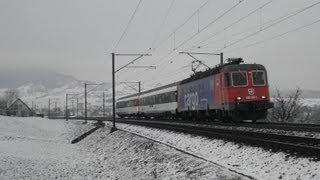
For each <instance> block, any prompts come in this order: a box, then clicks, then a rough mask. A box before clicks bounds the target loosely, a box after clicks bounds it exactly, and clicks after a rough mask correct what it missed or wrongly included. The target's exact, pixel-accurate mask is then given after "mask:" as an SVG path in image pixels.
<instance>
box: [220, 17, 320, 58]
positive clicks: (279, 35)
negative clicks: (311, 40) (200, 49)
mask: <svg viewBox="0 0 320 180" xmlns="http://www.w3.org/2000/svg"><path fill="white" fill-rule="evenodd" d="M319 22H320V19H318V20H316V21H314V22H312V23H309V24H305V25H302V26H299V27H297V28H294V29H291V30H289V31H286V32H284V33H281V34H278V35H276V36H272V37H269V38H266V39H263V40H260V41H256V42H254V43H251V44H248V45H245V46H242V47H239V48H235V49H232V50H229V51H226V52H227V53H229V52H233V51H237V50H239V49H244V48H249V47H252V46H255V45H258V44H261V43H263V42H266V41H271V40H274V39H277V38H280V37H283V36H285V35H287V34H289V33H292V32H296V31H299V30H301V29H304V28H306V27H309V26H312V25H314V24H317V23H319Z"/></svg>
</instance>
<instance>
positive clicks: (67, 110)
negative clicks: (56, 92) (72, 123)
mask: <svg viewBox="0 0 320 180" xmlns="http://www.w3.org/2000/svg"><path fill="white" fill-rule="evenodd" d="M66 121H68V94H66Z"/></svg>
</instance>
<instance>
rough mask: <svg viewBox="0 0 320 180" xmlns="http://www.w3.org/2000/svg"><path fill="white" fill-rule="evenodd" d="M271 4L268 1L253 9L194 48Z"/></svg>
mask: <svg viewBox="0 0 320 180" xmlns="http://www.w3.org/2000/svg"><path fill="white" fill-rule="evenodd" d="M271 2H272V1H268V2H266V3H265V4H263V5H262V6H260V7H258V8H256V9H254V10H253V11H251V12H249V13H248V14H246V15H244V16H242V17H240V18H239V19H238V20H236V21H234V22H232V23H231V24H229V25H228V26H226V27H224V28H223V29H221V30H220V31H218V32H216V33H213V34H211V35H209V36H208V37H207V38H205V39H204V40H202V41H200V42H198V43H197V45H196V46H199V45H200V44H201V43H203V42H206V41H208V40H210V39H212V38H213V37H215V36H217V35H218V34H220V33H222V32H224V31H225V30H227V29H229V28H231V27H232V26H234V25H236V24H238V23H239V22H241V21H243V20H244V19H246V18H248V17H250V16H251V15H252V14H254V13H256V12H258V11H260V10H261V9H263V8H264V7H265V6H267V5H268V4H270V3H271ZM206 45H208V44H205V45H203V46H206Z"/></svg>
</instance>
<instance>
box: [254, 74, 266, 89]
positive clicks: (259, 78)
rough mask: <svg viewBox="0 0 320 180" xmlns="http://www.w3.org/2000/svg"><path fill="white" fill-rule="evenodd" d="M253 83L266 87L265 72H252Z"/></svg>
mask: <svg viewBox="0 0 320 180" xmlns="http://www.w3.org/2000/svg"><path fill="white" fill-rule="evenodd" d="M252 82H253V85H255V86H263V85H266V76H265V72H264V71H252Z"/></svg>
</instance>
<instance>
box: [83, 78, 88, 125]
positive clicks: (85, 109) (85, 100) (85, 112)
mask: <svg viewBox="0 0 320 180" xmlns="http://www.w3.org/2000/svg"><path fill="white" fill-rule="evenodd" d="M84 123H87V83H84Z"/></svg>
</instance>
